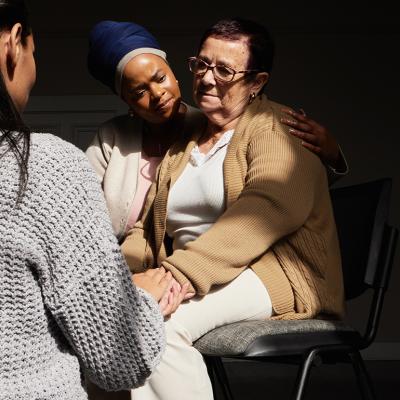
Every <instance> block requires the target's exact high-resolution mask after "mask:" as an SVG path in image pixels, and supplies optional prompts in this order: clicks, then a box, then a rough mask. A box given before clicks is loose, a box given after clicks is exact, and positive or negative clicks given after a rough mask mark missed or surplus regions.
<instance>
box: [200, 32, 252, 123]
mask: <svg viewBox="0 0 400 400" xmlns="http://www.w3.org/2000/svg"><path fill="white" fill-rule="evenodd" d="M198 57H199V58H201V59H203V60H204V61H206V62H207V63H208V64H210V65H215V64H219V65H221V64H222V65H226V66H228V67H231V68H233V69H234V70H236V71H241V70H245V69H246V68H247V63H248V59H249V49H248V45H247V41H246V39H245V38H243V39H241V40H225V39H221V38H214V37H209V38H207V39H206V40H205V42H204V43H203V46H202V48H201V49H200V52H199V54H198ZM251 88H252V85H251V83H248V82H247V81H246V79H245V76H244V74H243V73H240V74H237V75H236V76H235V78H234V80H233V81H232V82H228V83H224V82H219V81H217V80H215V78H214V75H213V72H212V71H211V70H208V71H207V72H206V73H205V74H204V75H203V76H196V75H195V76H194V81H193V95H194V99H195V101H196V104H197V105H198V106H199V108H200V109H201V110H202V111H203V112H204V113H205V114H206V115H207V117H208V118H209V119H210V120H211V121H212V122H213V123H215V124H217V125H219V126H224V125H226V123H227V122H229V121H231V120H233V119H235V118H237V117H238V116H240V115H241V114H242V113H243V111H244V109H245V108H246V106H247V104H248V101H249V96H250V93H251Z"/></svg>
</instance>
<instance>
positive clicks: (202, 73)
mask: <svg viewBox="0 0 400 400" xmlns="http://www.w3.org/2000/svg"><path fill="white" fill-rule="evenodd" d="M194 60H200V61H201V62H203V63H204V64H206V66H207V68H206V70H205V71H204V72H201V73H196V72H193V71H192V70H191V68H190V63H191V61H194ZM188 63H189V70H190V72H191V73H193V74H194V75H196V76H204V75H205V74H206V73H207V72H208V70H211V72H212V74H213V76H214V79H215V80H217V81H219V82H223V83H230V82H232V81H233V79H234V78H235V75H236V74H241V73H253V72H262V71H261V70H259V69H244V70H242V71H236V70H235V69H233V68H232V67H228V66H227V65H224V64H215V65H210V64H209V63H208V62H207V61H205V60H203V59H202V58H199V57H195V56H193V57H189V58H188ZM216 67H224V68H227V69H229V70H232V71H233V74H232V78H231V79H230V80H229V81H227V80H223V79H221V78H217V77H216V76H215V73H214V68H216Z"/></svg>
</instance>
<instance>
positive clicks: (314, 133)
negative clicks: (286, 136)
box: [281, 108, 342, 169]
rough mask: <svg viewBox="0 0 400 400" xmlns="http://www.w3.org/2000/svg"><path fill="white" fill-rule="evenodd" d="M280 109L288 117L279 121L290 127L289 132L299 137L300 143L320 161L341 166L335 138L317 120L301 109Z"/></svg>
mask: <svg viewBox="0 0 400 400" xmlns="http://www.w3.org/2000/svg"><path fill="white" fill-rule="evenodd" d="M282 111H283V112H284V113H286V114H288V116H290V118H282V119H281V122H282V123H284V124H285V125H288V126H289V127H290V129H289V132H290V133H291V134H292V135H293V136H296V137H298V138H300V139H302V143H301V144H302V145H303V146H304V147H305V148H307V149H309V150H310V151H312V152H313V153H315V154H316V155H317V156H318V157H320V158H321V161H322V162H323V163H325V164H327V165H329V166H330V167H332V168H334V169H340V168H341V167H342V164H341V162H342V157H341V153H340V150H339V146H338V144H337V142H336V140H335V138H334V137H333V136H332V135H331V134H330V133H329V131H328V130H327V129H326V128H325V127H324V126H323V125H320V124H319V123H318V122H316V121H314V120H313V119H311V118H309V117H307V115H306V113H305V112H304V110H303V109H300V112H295V111H293V110H291V109H289V108H283V109H282Z"/></svg>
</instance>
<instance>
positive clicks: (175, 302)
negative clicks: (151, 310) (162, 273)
mask: <svg viewBox="0 0 400 400" xmlns="http://www.w3.org/2000/svg"><path fill="white" fill-rule="evenodd" d="M188 290H189V283H186V284H184V285H183V286H181V285H180V284H179V282H178V281H176V280H175V279H174V278H172V282H171V286H170V288H169V290H168V291H167V292H166V293H165V294H164V296H163V297H162V298H161V299H160V301H159V303H158V304H159V306H160V309H161V312H162V314H163V315H164V316H168V315H171V314H172V313H174V312H175V311H176V310H177V308H178V307H179V306H180V304H181V303H182V302H183V301H184V300H188V299H190V298H192V297H193V296H194V293H189V292H188Z"/></svg>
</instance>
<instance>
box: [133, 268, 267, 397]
mask: <svg viewBox="0 0 400 400" xmlns="http://www.w3.org/2000/svg"><path fill="white" fill-rule="evenodd" d="M271 315H272V306H271V300H270V298H269V295H268V292H267V289H266V288H265V286H264V285H263V283H262V282H261V280H260V279H259V278H258V277H257V275H256V274H255V273H254V272H253V271H252V270H251V269H249V268H248V269H246V270H244V271H243V272H242V273H241V274H240V275H239V276H238V277H237V278H236V279H235V280H233V281H232V282H230V283H228V284H227V285H224V286H223V287H220V288H218V289H216V290H213V291H211V292H210V293H209V294H207V295H206V296H204V297H201V298H200V297H198V298H196V297H195V298H193V299H192V300H190V301H188V302H185V303H183V304H181V305H180V306H179V308H178V310H177V311H176V312H175V313H174V314H173V315H172V316H171V318H170V319H169V320H168V321H166V323H165V327H166V334H167V347H166V350H165V352H164V354H163V357H162V359H161V363H160V364H159V365H158V367H157V368H156V369H155V371H154V372H153V373H152V375H151V376H150V378H149V379H148V380H147V381H146V383H145V384H144V385H143V386H142V387H140V388H138V389H134V390H132V391H131V399H132V400H210V399H212V398H213V394H212V387H211V382H210V379H209V377H208V374H207V368H206V365H205V363H204V360H203V357H202V355H201V354H200V353H199V352H198V351H197V350H196V349H195V348H194V347H193V346H192V344H193V342H194V341H196V340H197V339H198V338H199V337H201V336H203V335H204V334H205V333H207V332H209V331H211V330H212V329H214V328H216V327H218V326H221V325H226V324H229V323H233V322H238V321H245V320H257V319H265V318H268V317H270V316H271Z"/></svg>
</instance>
